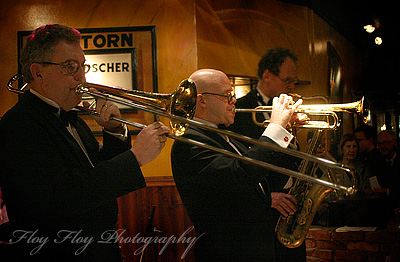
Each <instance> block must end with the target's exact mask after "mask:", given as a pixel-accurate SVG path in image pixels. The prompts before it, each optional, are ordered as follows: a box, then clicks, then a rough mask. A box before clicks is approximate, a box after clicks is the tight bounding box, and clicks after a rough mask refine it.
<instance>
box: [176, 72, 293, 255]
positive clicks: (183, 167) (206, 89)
mask: <svg viewBox="0 0 400 262" xmlns="http://www.w3.org/2000/svg"><path fill="white" fill-rule="evenodd" d="M190 78H191V79H192V80H194V82H195V83H196V86H197V91H198V96H197V105H196V114H195V119H196V120H198V121H200V122H203V123H204V124H206V125H210V126H214V127H217V126H221V125H223V126H229V125H231V124H232V123H233V122H234V117H235V114H234V113H233V109H234V108H235V103H236V99H235V97H234V96H233V95H232V92H233V89H232V86H231V84H230V81H229V79H228V77H227V76H226V75H225V74H224V73H223V72H221V71H218V70H213V69H202V70H198V71H196V72H194V73H193V74H192V75H191V76H190ZM292 102H293V101H292V98H291V97H289V96H287V95H281V96H280V97H279V98H278V97H276V98H274V103H273V113H272V115H271V124H270V125H269V126H268V127H267V128H266V129H265V131H264V133H263V134H262V136H261V137H260V139H259V140H260V141H263V142H265V143H273V144H277V145H279V146H281V147H285V148H286V147H288V145H289V143H290V141H291V139H292V138H293V136H292V135H291V134H290V133H288V132H287V131H286V129H285V128H284V127H286V126H287V124H288V122H289V120H290V119H291V117H292V115H293V113H294V111H295V110H296V108H297V107H298V106H299V105H300V103H301V101H298V102H297V103H296V104H295V105H293V106H291V104H292ZM184 136H185V137H187V138H190V139H194V140H197V141H200V142H202V143H205V144H207V145H211V146H214V147H217V148H221V149H225V150H229V151H231V152H233V153H237V154H240V155H244V156H248V157H250V158H253V159H258V160H261V161H265V162H269V163H272V164H282V163H283V162H284V161H290V159H289V157H287V156H283V154H281V153H277V152H273V151H271V150H268V149H266V148H265V147H261V146H258V145H254V146H253V147H251V148H250V149H248V148H247V147H246V146H244V145H243V144H241V143H240V142H238V141H236V140H234V139H232V138H227V137H225V136H223V135H220V134H217V133H214V132H210V131H206V130H202V129H200V128H197V127H190V128H189V129H188V130H187V132H186V133H185V135H184ZM171 161H172V170H173V175H174V179H175V182H176V185H177V188H178V191H179V193H180V196H181V198H182V200H183V203H184V205H185V207H186V209H187V212H188V215H189V217H190V219H191V220H192V222H193V224H194V226H195V229H196V231H197V233H198V237H199V238H198V239H197V241H196V245H195V257H196V261H243V260H245V259H247V260H249V261H276V250H275V243H274V226H275V225H274V224H273V223H272V216H271V194H270V191H269V185H268V183H267V181H266V179H265V178H266V177H267V176H268V173H269V172H268V170H266V169H263V168H259V167H256V166H254V165H250V164H248V163H245V162H243V161H240V160H237V159H233V158H231V157H228V156H226V155H223V154H221V153H217V152H215V151H211V150H208V149H205V148H203V147H198V146H193V145H189V144H186V143H182V142H179V141H175V142H174V145H173V147H172V152H171ZM293 203H296V200H295V199H294V198H293V199H287V201H286V205H287V206H288V207H287V209H288V210H290V211H289V213H291V214H293V213H294V212H295V211H296V207H295V204H293Z"/></svg>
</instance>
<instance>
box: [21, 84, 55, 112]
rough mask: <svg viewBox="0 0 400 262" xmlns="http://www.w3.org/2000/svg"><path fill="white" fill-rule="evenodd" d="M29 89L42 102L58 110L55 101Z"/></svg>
mask: <svg viewBox="0 0 400 262" xmlns="http://www.w3.org/2000/svg"><path fill="white" fill-rule="evenodd" d="M29 91H30V92H31V93H32V94H34V95H35V96H37V97H38V98H40V99H41V100H42V101H43V102H45V103H47V104H49V105H51V106H52V107H55V108H58V112H60V106H59V105H58V104H57V103H56V102H55V101H53V100H51V99H50V98H47V97H45V96H43V95H41V94H39V93H38V92H37V91H36V90H33V89H30V90H29Z"/></svg>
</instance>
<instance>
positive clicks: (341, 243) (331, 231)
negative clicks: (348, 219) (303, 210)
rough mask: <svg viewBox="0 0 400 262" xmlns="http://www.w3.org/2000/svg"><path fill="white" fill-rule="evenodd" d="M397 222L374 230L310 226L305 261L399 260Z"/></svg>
mask: <svg viewBox="0 0 400 262" xmlns="http://www.w3.org/2000/svg"><path fill="white" fill-rule="evenodd" d="M398 225H399V224H398V222H396V223H393V224H391V225H389V226H388V228H387V229H386V230H376V231H373V232H365V231H351V232H336V227H316V226H312V227H311V228H310V230H309V232H308V234H307V238H306V248H307V261H308V262H325V261H374V262H375V261H376V262H378V261H387V262H397V261H400V256H399V253H400V250H399V232H398Z"/></svg>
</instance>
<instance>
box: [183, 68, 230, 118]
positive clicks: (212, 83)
mask: <svg viewBox="0 0 400 262" xmlns="http://www.w3.org/2000/svg"><path fill="white" fill-rule="evenodd" d="M189 78H190V79H192V80H193V81H194V82H195V84H196V88H197V105H196V113H195V116H196V117H198V118H201V119H204V120H207V121H209V122H211V123H214V124H216V125H220V124H223V125H225V126H229V125H231V124H232V123H233V121H234V118H235V113H234V112H233V108H234V107H235V103H236V99H235V98H233V99H229V96H230V95H231V93H232V91H233V88H232V85H231V81H230V80H229V78H228V76H227V75H226V74H225V73H224V72H221V71H219V70H215V69H201V70H198V71H196V72H194V73H193V74H192V75H191V76H190V77H189Z"/></svg>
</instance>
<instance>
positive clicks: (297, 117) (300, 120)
mask: <svg viewBox="0 0 400 262" xmlns="http://www.w3.org/2000/svg"><path fill="white" fill-rule="evenodd" d="M308 121H310V118H309V117H308V115H307V114H305V113H296V112H295V113H294V114H293V116H292V118H291V119H290V123H291V125H292V126H293V125H302V124H306V123H307V122H308Z"/></svg>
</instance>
